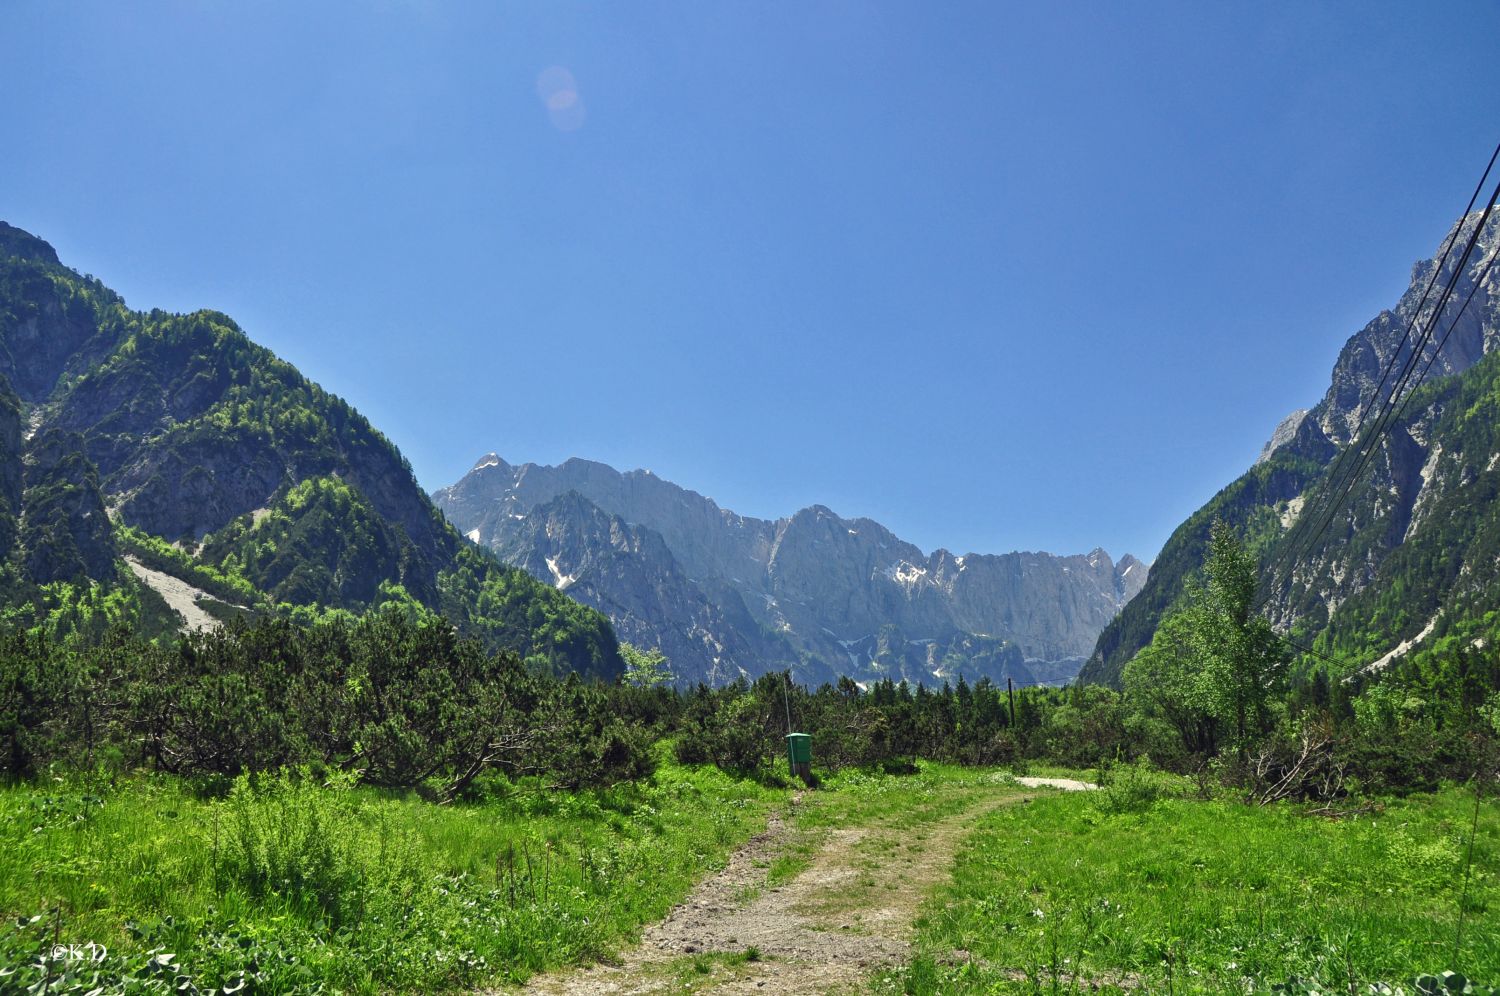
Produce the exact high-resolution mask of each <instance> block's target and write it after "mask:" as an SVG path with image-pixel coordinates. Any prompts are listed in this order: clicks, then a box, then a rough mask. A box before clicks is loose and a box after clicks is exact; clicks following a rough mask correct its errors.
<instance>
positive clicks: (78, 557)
mask: <svg viewBox="0 0 1500 996" xmlns="http://www.w3.org/2000/svg"><path fill="white" fill-rule="evenodd" d="M0 447H3V449H0V544H3V546H0V552H3V554H4V574H3V586H4V610H5V612H6V615H7V618H10V619H13V620H15V621H17V622H19V623H21V624H23V625H27V626H32V627H36V626H43V627H46V628H48V629H49V630H50V631H52V632H54V633H55V634H61V633H66V632H68V631H72V630H77V629H90V628H92V629H94V630H99V629H102V628H103V626H105V625H107V624H108V623H109V622H126V623H130V624H132V625H135V626H137V627H138V628H141V629H143V630H145V631H148V632H166V631H171V630H172V629H175V628H176V625H177V619H176V616H175V614H174V613H173V612H172V611H171V610H170V609H169V608H168V607H167V606H166V605H165V604H164V603H163V602H162V600H161V599H160V598H159V597H158V596H157V595H156V594H155V593H154V592H152V591H151V590H149V589H148V588H147V587H146V586H143V585H142V584H141V583H140V582H139V581H138V580H137V578H136V575H135V574H134V573H132V571H130V570H128V569H127V568H126V564H125V560H124V558H125V557H127V556H128V557H130V558H132V559H134V560H136V561H140V562H148V564H147V566H149V567H151V568H153V569H155V570H157V571H163V572H165V573H167V574H169V575H172V576H174V577H180V578H182V579H184V580H186V581H188V582H189V583H191V584H193V585H194V586H195V587H196V588H197V589H199V590H201V591H209V592H212V593H213V594H214V595H215V599H214V605H213V606H212V608H213V610H214V612H216V613H218V614H220V615H224V614H232V613H233V612H235V611H243V610H251V611H255V612H271V613H280V614H290V615H297V616H299V617H301V618H311V617H313V616H316V615H318V614H320V613H324V612H327V611H330V610H350V611H356V612H357V611H360V610H364V609H367V608H370V607H372V606H375V605H377V604H381V603H385V602H392V601H395V602H402V601H410V602H415V603H419V604H420V605H423V606H426V607H428V608H432V609H438V610H440V611H442V612H443V613H444V614H446V615H447V616H448V617H449V618H450V619H451V620H453V621H454V622H455V623H457V624H458V625H459V626H460V627H461V628H462V629H463V630H464V631H466V632H469V633H473V634H474V635H477V636H480V637H482V638H483V639H484V640H485V641H486V642H488V643H489V644H490V645H491V646H492V647H495V648H497V649H498V648H507V649H512V650H515V651H517V652H519V653H521V654H522V655H523V656H525V657H527V658H531V659H533V660H534V661H535V662H536V663H538V664H541V665H544V666H546V667H548V668H552V669H556V670H577V671H582V672H587V673H593V674H598V675H601V676H610V675H613V674H617V673H618V672H619V670H620V668H621V666H622V664H621V661H620V658H619V654H618V650H617V648H616V644H615V639H614V635H613V633H612V631H611V630H610V627H609V624H608V622H607V620H605V618H604V617H603V616H602V615H600V614H599V613H597V612H595V611H593V610H592V609H587V608H585V607H583V606H581V605H579V604H578V603H576V602H574V601H572V600H571V599H569V598H567V597H566V596H565V595H563V594H561V593H559V592H557V591H555V590H553V589H552V588H550V587H548V586H546V585H542V584H538V583H537V582H535V581H533V580H532V579H531V578H530V577H529V576H527V575H526V574H525V573H524V572H521V571H517V570H514V569H512V568H509V567H505V566H503V565H501V564H499V563H498V562H497V561H495V560H494V559H493V558H492V557H490V556H489V555H488V554H486V553H484V552H482V551H479V550H477V549H475V548H473V547H472V546H470V545H469V544H466V543H465V542H464V541H463V540H462V538H461V537H460V536H458V534H457V533H456V532H454V530H453V529H452V527H451V526H449V525H448V524H447V523H446V522H445V521H444V519H443V517H442V514H441V513H440V512H438V511H437V509H436V508H434V507H433V505H432V503H431V502H430V501H429V500H428V499H427V497H426V495H425V494H424V493H423V492H422V490H421V489H420V488H419V487H418V486H417V483H416V480H415V479H414V477H413V476H412V472H411V468H410V466H409V465H408V464H407V463H406V461H405V460H404V459H403V458H402V456H401V454H400V453H399V452H398V451H397V450H396V448H395V447H394V446H393V445H392V444H391V442H390V441H389V440H388V439H386V438H385V436H383V435H382V434H381V433H380V432H378V431H377V430H376V429H375V428H374V427H373V426H371V425H370V424H369V422H368V421H366V420H365V419H364V418H363V417H362V416H360V415H359V413H358V412H356V411H355V410H354V409H353V408H352V407H350V406H349V404H348V403H346V402H345V401H343V400H342V399H340V398H338V397H335V396H333V395H331V394H329V393H327V392H326V391H324V390H323V389H322V388H321V387H319V386H318V385H316V384H314V383H312V382H311V381H309V380H307V379H306V378H305V377H303V376H302V375H301V374H299V373H298V372H297V370H296V369H295V368H293V367H292V366H291V365H290V364H288V363H286V362H285V361H283V360H281V359H279V358H278V357H276V356H275V355H273V354H272V353H270V352H269V351H268V350H266V349H264V348H262V347H260V346H257V345H256V344H255V343H253V342H251V341H250V339H249V338H248V337H247V336H246V335H245V334H244V332H243V331H242V330H241V329H240V328H239V327H238V326H237V325H236V324H235V323H234V322H233V320H231V319H230V318H229V317H227V316H225V315H223V314H220V313H218V312H212V311H199V312H194V313H192V314H186V315H179V314H168V313H166V312H162V311H151V312H139V311H133V310H131V309H130V308H128V307H126V305H125V302H124V301H123V300H122V299H121V298H120V297H119V295H117V294H115V293H114V292H112V291H110V290H109V289H108V288H107V287H105V286H104V285H103V284H102V283H100V282H99V281H97V280H95V279H93V278H91V277H85V276H82V275H80V274H78V273H76V272H75V271H73V270H71V269H68V268H67V267H65V266H63V265H61V263H60V262H59V261H58V258H57V254H56V253H55V252H54V251H53V249H52V248H51V246H49V245H47V244H46V243H45V242H43V241H42V240H40V239H37V238H35V237H34V236H31V235H29V234H28V233H26V232H22V231H21V230H19V229H16V228H13V227H11V226H9V225H4V224H3V223H0Z"/></svg>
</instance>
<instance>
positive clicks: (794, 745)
mask: <svg viewBox="0 0 1500 996" xmlns="http://www.w3.org/2000/svg"><path fill="white" fill-rule="evenodd" d="M786 756H787V758H788V759H789V760H790V761H791V762H792V764H794V765H797V764H811V763H812V735H811V734H809V733H788V734H787V735H786Z"/></svg>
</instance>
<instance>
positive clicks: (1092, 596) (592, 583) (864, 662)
mask: <svg viewBox="0 0 1500 996" xmlns="http://www.w3.org/2000/svg"><path fill="white" fill-rule="evenodd" d="M560 496H568V500H567V501H564V502H559V501H558V499H559V497H560ZM433 498H434V501H435V502H436V503H437V505H438V507H440V508H441V509H443V511H444V512H445V513H446V514H447V515H448V517H449V519H450V520H451V521H452V522H453V523H454V524H455V525H457V526H458V528H459V529H460V530H461V531H463V532H464V533H466V534H467V535H468V536H469V538H470V539H472V540H474V541H475V542H477V543H480V544H481V545H484V546H488V547H490V548H491V549H493V550H494V551H495V552H496V553H497V554H498V555H499V556H500V557H501V558H502V559H504V560H506V561H507V562H509V563H512V564H516V565H518V566H521V567H524V568H526V569H527V570H528V571H530V572H531V573H532V574H533V575H534V576H536V577H538V578H541V579H542V580H545V581H549V582H552V583H554V584H558V585H562V584H564V583H566V585H567V588H566V590H567V591H568V592H569V593H570V594H572V595H573V596H574V597H576V598H580V599H582V600H583V601H585V602H587V603H588V604H590V605H595V606H596V607H598V608H600V609H601V610H603V611H605V612H606V613H607V614H609V615H610V616H611V618H612V619H613V620H614V623H615V626H616V629H617V630H618V631H620V633H621V634H622V637H623V638H624V639H627V640H631V641H632V642H637V643H640V642H644V643H646V644H648V645H652V646H655V645H660V646H661V647H662V649H663V650H664V651H666V652H667V653H668V656H669V657H671V658H672V659H673V660H674V663H675V664H676V666H677V668H678V671H679V675H680V676H686V677H689V678H693V679H697V678H709V677H712V678H714V679H722V678H723V677H725V676H733V675H734V674H737V673H741V672H743V673H748V674H759V673H763V672H764V671H767V670H771V669H776V668H781V667H792V668H794V669H796V670H797V671H798V672H799V673H800V674H801V675H803V676H804V677H805V678H807V679H809V680H824V679H831V678H833V677H836V676H838V675H841V674H847V675H850V676H852V677H855V678H856V679H859V680H867V679H875V678H879V677H886V676H889V677H893V678H897V679H899V678H907V679H909V680H914V681H915V680H921V681H926V682H929V683H931V682H933V681H941V680H942V679H943V678H944V677H947V676H952V675H956V674H960V673H966V674H968V676H970V677H971V678H973V677H980V676H985V675H988V676H989V677H991V678H996V679H1003V678H1004V677H1006V676H1007V675H1009V676H1011V677H1014V678H1017V679H1019V680H1022V681H1025V682H1031V681H1037V680H1052V681H1056V680H1067V679H1068V678H1070V677H1071V675H1072V672H1073V671H1076V667H1077V661H1078V659H1079V658H1081V657H1082V656H1083V655H1085V654H1086V653H1087V652H1088V650H1089V648H1090V647H1091V646H1092V645H1093V641H1094V639H1095V637H1096V636H1097V635H1098V632H1099V630H1100V629H1102V628H1103V626H1104V625H1105V623H1107V622H1108V621H1109V619H1110V618H1111V617H1112V616H1113V615H1114V614H1115V613H1116V612H1117V611H1118V610H1119V607H1120V606H1121V605H1122V604H1124V602H1125V601H1127V600H1129V598H1130V597H1132V596H1133V595H1134V594H1135V592H1136V591H1138V590H1140V587H1141V585H1142V584H1143V583H1144V581H1145V575H1146V568H1145V565H1143V564H1141V563H1140V562H1139V561H1137V560H1136V559H1135V558H1133V557H1129V556H1127V557H1125V558H1124V559H1123V560H1121V561H1120V562H1119V563H1118V564H1116V563H1115V562H1114V561H1113V560H1111V559H1110V557H1109V556H1108V554H1106V553H1104V551H1102V550H1095V551H1093V552H1092V553H1090V554H1086V555H1081V556H1076V557H1056V556H1053V555H1051V554H1046V553H1013V554H1005V555H1002V556H990V555H973V554H970V555H967V556H955V555H953V554H952V553H950V552H948V551H947V550H937V551H935V552H933V553H932V554H926V553H924V552H923V551H922V550H920V549H919V548H918V547H916V546H914V545H913V544H911V543H908V542H906V541H904V540H902V539H901V538H900V537H898V536H896V535H895V534H893V533H892V532H891V531H890V530H888V529H886V528H885V527H884V526H882V525H881V524H880V523H878V522H874V521H872V520H869V519H845V518H843V517H841V516H839V515H837V514H835V513H834V512H833V511H831V510H830V509H828V508H825V507H823V506H818V505H815V506H813V507H811V508H806V509H803V510H801V511H799V512H797V513H796V514H795V515H792V516H789V517H788V518H785V519H779V520H776V521H774V522H772V521H767V520H763V519H754V518H750V517H747V516H741V515H738V514H736V513H734V512H731V511H729V510H727V509H722V508H720V507H719V506H718V505H717V504H715V503H714V502H713V501H712V500H711V499H708V498H705V497H703V496H702V495H700V494H697V493H695V492H693V491H688V490H686V489H684V488H681V487H678V486H677V485H675V484H672V483H671V482H668V481H664V480H662V479H661V478H659V477H657V476H655V475H654V474H652V473H650V472H649V471H639V470H638V471H630V472H627V473H621V472H619V471H616V470H614V469H613V468H611V467H608V466H606V465H604V464H599V463H593V462H590V461H586V460H577V459H575V460H569V461H567V462H566V463H563V464H562V465H560V466H557V467H546V466H538V465H536V464H523V465H519V466H517V465H512V464H509V463H507V462H506V461H504V460H503V459H501V458H500V457H499V456H498V455H496V454H493V453H492V454H488V455H486V456H485V457H484V458H482V459H481V460H480V461H479V462H478V463H477V464H475V466H474V468H473V470H471V471H470V472H469V474H468V475H467V476H465V477H464V478H463V480H461V481H459V482H458V483H457V484H455V485H453V486H452V487H448V488H444V489H442V490H440V491H438V492H436V493H435V494H434V495H433ZM599 516H603V517H605V518H606V519H612V520H618V525H617V526H615V527H613V531H612V532H608V533H606V531H605V530H604V529H603V528H602V526H601V525H600V520H599ZM539 517H540V518H545V522H546V527H545V529H543V528H541V526H540V524H539V522H538V519H539ZM637 534H640V535H637ZM626 536H633V537H634V538H633V539H631V540H630V541H629V542H628V543H627V542H626V541H625V539H624V537H626ZM646 536H649V537H651V538H652V539H653V540H654V541H655V542H654V543H653V542H648V541H647V540H646V539H645V537H646ZM561 537H568V538H569V543H571V544H576V549H573V550H570V551H568V552H558V547H557V546H556V544H557V541H558V539H559V538H561ZM606 550H608V551H610V553H609V556H610V557H613V558H615V559H614V560H611V561H609V563H610V564H611V566H610V567H609V568H608V570H607V572H606V569H605V568H604V566H603V564H604V562H605V559H604V557H603V554H604V551H606ZM549 558H551V559H549ZM556 558H561V559H556ZM622 558H623V559H622ZM627 562H628V563H627ZM554 565H555V566H556V567H557V568H558V569H557V570H553V566H554ZM565 565H566V566H565ZM575 567H576V568H577V569H576V570H575V569H574V568H575ZM674 571H675V574H674ZM606 574H607V576H606ZM674 579H676V580H674ZM683 582H686V583H685V584H684V583H683ZM645 591H650V592H652V593H653V595H652V598H653V601H652V603H651V607H650V609H649V611H646V609H645V607H644V606H643V605H642V604H641V598H642V592H645ZM707 606H712V607H713V609H714V610H715V612H709V611H708V609H707ZM632 634H634V635H632ZM685 635H688V636H690V638H687V639H685ZM669 643H670V644H672V645H674V646H676V647H678V648H679V651H678V653H676V654H674V653H672V651H670V650H668V646H667V645H668V644H669ZM1038 675H1045V677H1044V678H1039V677H1038Z"/></svg>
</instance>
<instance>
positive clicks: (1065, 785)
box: [1016, 778, 1099, 792]
mask: <svg viewBox="0 0 1500 996" xmlns="http://www.w3.org/2000/svg"><path fill="white" fill-rule="evenodd" d="M1016 781H1017V782H1019V783H1020V784H1022V785H1025V786H1026V787H1027V788H1055V789H1062V790H1063V791H1064V792H1090V791H1093V790H1094V789H1096V788H1098V787H1099V786H1097V785H1095V784H1094V783H1093V782H1080V781H1077V780H1076V779H1073V778H1017V779H1016Z"/></svg>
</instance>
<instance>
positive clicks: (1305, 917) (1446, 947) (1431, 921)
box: [877, 789, 1500, 994]
mask: <svg viewBox="0 0 1500 996" xmlns="http://www.w3.org/2000/svg"><path fill="white" fill-rule="evenodd" d="M1124 802H1125V803H1127V804H1126V805H1122V804H1121V799H1119V798H1116V799H1114V800H1113V801H1111V799H1110V798H1109V797H1108V796H1107V795H1106V794H1105V793H1090V794H1088V795H1084V794H1076V795H1056V796H1052V795H1049V796H1045V797H1039V798H1037V799H1036V800H1035V801H1033V802H1031V803H1028V804H1026V805H1020V806H1013V807H1005V808H1002V809H998V810H996V811H994V812H993V813H991V814H990V815H989V816H988V817H986V819H985V820H984V822H983V824H982V826H981V827H980V829H979V831H978V832H977V833H976V834H975V835H974V836H973V837H972V838H971V839H970V840H969V842H968V843H967V844H966V845H965V846H964V848H963V849H962V851H961V852H960V855H959V859H958V863H957V868H956V873H955V876H954V881H953V883H952V884H951V885H950V886H948V887H947V888H946V889H944V890H943V891H942V892H940V893H939V895H938V896H937V897H936V898H935V899H934V901H933V902H931V903H930V904H929V905H928V907H927V912H926V913H925V915H924V916H923V918H922V919H921V920H919V923H918V930H919V939H918V946H919V950H920V951H921V952H922V953H921V955H920V956H919V957H918V958H916V959H915V960H914V962H913V963H912V964H911V965H910V966H908V967H907V968H906V969H904V970H903V971H900V972H895V973H890V974H888V975H886V976H885V977H883V978H882V979H880V980H879V982H878V983H877V989H880V990H884V991H896V992H900V991H905V992H909V993H920V994H925V993H979V992H983V993H1007V992H1016V993H1023V992H1025V993H1038V992H1075V991H1078V992H1083V991H1089V990H1090V988H1091V987H1097V988H1099V989H1101V990H1103V991H1122V990H1126V991H1150V992H1174V993H1229V992H1234V993H1245V992H1247V991H1267V990H1268V989H1269V987H1270V985H1272V984H1284V983H1287V982H1288V981H1289V978H1290V977H1293V976H1296V977H1300V978H1302V979H1309V978H1316V979H1317V980H1319V981H1320V982H1321V983H1322V984H1323V985H1324V986H1326V987H1327V989H1326V990H1321V991H1328V992H1345V993H1352V992H1360V993H1364V992H1370V991H1375V990H1371V989H1369V988H1367V987H1368V986H1369V984H1370V983H1371V982H1375V981H1381V980H1384V981H1388V982H1392V983H1397V984H1405V985H1407V987H1408V988H1407V991H1410V982H1411V980H1412V979H1413V978H1414V977H1415V976H1417V975H1419V974H1422V973H1436V972H1439V971H1441V970H1445V969H1446V970H1455V971H1462V972H1464V973H1465V974H1467V975H1468V976H1469V977H1470V978H1478V979H1480V980H1483V981H1485V982H1488V983H1489V984H1491V985H1494V984H1496V981H1497V980H1500V932H1497V931H1495V929H1494V924H1495V922H1496V919H1497V916H1500V812H1497V807H1496V804H1495V803H1494V802H1488V803H1486V805H1485V808H1484V810H1483V812H1482V814H1481V821H1480V831H1479V837H1478V841H1477V845H1476V847H1475V849H1474V864H1473V869H1472V873H1471V875H1470V877H1469V883H1468V898H1467V901H1466V907H1465V918H1466V922H1467V929H1466V931H1465V933H1464V938H1463V946H1462V949H1461V950H1458V951H1455V937H1456V933H1457V920H1458V910H1459V904H1460V896H1461V894H1462V892H1463V888H1464V884H1463V883H1464V867H1465V859H1466V856H1467V853H1468V841H1469V828H1470V825H1471V824H1470V820H1471V818H1472V814H1473V809H1472V807H1473V795H1472V791H1466V790H1463V789H1449V790H1446V791H1444V792H1442V793H1439V794H1437V795H1433V796H1426V797H1413V798H1411V799H1407V800H1402V801H1399V802H1393V803H1391V804H1389V806H1388V807H1387V808H1385V810H1384V811H1383V812H1380V813H1378V814H1373V815H1366V816H1361V817H1359V818H1351V819H1346V820H1341V821H1330V820H1325V819H1319V818H1314V817H1309V816H1307V815H1304V814H1303V813H1301V812H1300V811H1299V810H1297V809H1295V808H1292V807H1288V806H1278V807H1271V808H1259V807H1252V806H1244V805H1239V804H1236V803H1226V802H1195V801H1188V800H1184V799H1158V800H1155V801H1151V800H1150V798H1149V796H1148V797H1146V798H1145V799H1144V800H1143V801H1141V803H1140V804H1139V805H1129V804H1128V803H1129V802H1130V800H1129V798H1128V797H1127V798H1125V799H1124ZM1291 991H1297V992H1303V991H1308V990H1306V989H1295V990H1291Z"/></svg>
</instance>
